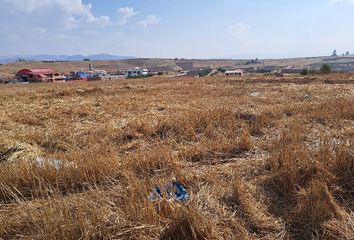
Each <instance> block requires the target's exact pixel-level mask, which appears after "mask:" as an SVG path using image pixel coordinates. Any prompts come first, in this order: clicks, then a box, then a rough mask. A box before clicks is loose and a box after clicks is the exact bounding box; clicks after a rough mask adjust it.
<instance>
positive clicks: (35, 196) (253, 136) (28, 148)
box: [0, 74, 354, 240]
mask: <svg viewBox="0 0 354 240" xmlns="http://www.w3.org/2000/svg"><path fill="white" fill-rule="evenodd" d="M353 79H354V76H353V75H349V74H332V75H326V76H311V77H274V76H263V77H261V76H259V77H245V78H240V79H232V78H221V77H216V78H152V79H148V80H130V81H125V80H124V81H119V82H118V81H117V82H96V83H89V84H58V85H55V84H39V85H36V84H33V85H18V86H15V85H11V86H10V85H7V86H6V85H3V86H0V109H1V111H0V124H1V128H0V239H142V240H144V239H162V240H168V239H171V240H173V239H181V240H182V239H194V240H197V239H354V213H353V212H354V80H353ZM39 158H40V159H42V162H41V163H40V164H39V163H38V159H39ZM45 159H47V160H48V161H46V160H45ZM53 159H59V160H61V161H62V164H61V165H60V166H59V167H56V166H55V165H53V164H52V160H53ZM174 177H175V178H177V179H178V180H179V181H180V182H181V183H183V185H184V186H185V187H186V189H187V190H188V192H189V195H190V199H189V200H188V202H184V203H181V202H177V201H174V202H171V201H160V202H151V201H149V199H148V195H149V192H150V190H151V188H153V187H154V186H156V185H161V184H163V183H165V182H166V181H168V180H171V179H172V178H174Z"/></svg>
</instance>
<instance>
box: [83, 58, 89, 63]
mask: <svg viewBox="0 0 354 240" xmlns="http://www.w3.org/2000/svg"><path fill="white" fill-rule="evenodd" d="M82 61H84V62H89V61H91V60H90V59H89V58H84V59H82Z"/></svg>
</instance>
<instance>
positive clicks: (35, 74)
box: [16, 68, 64, 83]
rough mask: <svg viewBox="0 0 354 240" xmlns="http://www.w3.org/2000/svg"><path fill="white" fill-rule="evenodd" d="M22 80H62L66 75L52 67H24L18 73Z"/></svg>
mask: <svg viewBox="0 0 354 240" xmlns="http://www.w3.org/2000/svg"><path fill="white" fill-rule="evenodd" d="M16 79H18V80H19V81H21V82H42V83H45V82H61V81H63V80H64V76H63V75H62V74H60V73H58V72H56V71H54V70H53V69H50V68H40V69H22V70H20V71H19V72H18V73H17V74H16Z"/></svg>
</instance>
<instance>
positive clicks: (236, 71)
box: [225, 69, 244, 77]
mask: <svg viewBox="0 0 354 240" xmlns="http://www.w3.org/2000/svg"><path fill="white" fill-rule="evenodd" d="M225 75H226V76H228V77H235V76H243V75H244V71H243V70H242V69H234V70H226V71H225Z"/></svg>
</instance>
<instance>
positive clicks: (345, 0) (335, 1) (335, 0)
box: [330, 0, 354, 4]
mask: <svg viewBox="0 0 354 240" xmlns="http://www.w3.org/2000/svg"><path fill="white" fill-rule="evenodd" d="M330 3H331V4H339V3H348V4H354V0H330Z"/></svg>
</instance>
